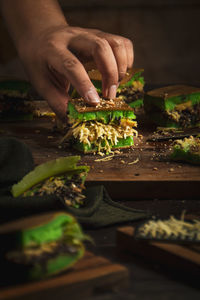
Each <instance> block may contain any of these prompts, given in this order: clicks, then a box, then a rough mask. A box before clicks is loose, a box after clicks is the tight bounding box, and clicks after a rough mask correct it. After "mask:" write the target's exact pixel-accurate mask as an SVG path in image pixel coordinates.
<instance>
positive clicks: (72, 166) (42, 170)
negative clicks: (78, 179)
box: [11, 156, 89, 197]
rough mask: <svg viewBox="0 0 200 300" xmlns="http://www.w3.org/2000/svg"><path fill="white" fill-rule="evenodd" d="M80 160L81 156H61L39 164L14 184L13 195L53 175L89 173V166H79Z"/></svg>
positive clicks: (15, 195)
mask: <svg viewBox="0 0 200 300" xmlns="http://www.w3.org/2000/svg"><path fill="white" fill-rule="evenodd" d="M79 160H80V156H68V157H60V158H57V159H55V160H51V161H48V162H46V163H43V164H41V165H39V166H37V167H36V168H35V169H34V170H33V171H31V172H30V173H28V174H27V175H25V176H24V177H23V178H22V180H21V181H20V182H18V183H17V184H14V185H13V186H12V188H11V192H12V195H13V196H14V197H18V196H20V195H22V194H23V193H24V192H26V191H27V190H29V189H30V188H32V187H33V186H35V185H37V184H38V183H40V182H42V181H44V180H45V179H47V178H50V177H52V176H58V175H62V174H67V175H73V174H79V173H84V172H85V173H87V172H88V171H89V167H88V166H77V162H78V161H79ZM84 178H85V177H84Z"/></svg>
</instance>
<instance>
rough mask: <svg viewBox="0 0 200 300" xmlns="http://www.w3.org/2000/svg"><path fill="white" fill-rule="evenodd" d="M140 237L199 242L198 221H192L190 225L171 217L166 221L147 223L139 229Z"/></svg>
mask: <svg viewBox="0 0 200 300" xmlns="http://www.w3.org/2000/svg"><path fill="white" fill-rule="evenodd" d="M138 234H139V236H140V237H144V238H146V237H151V238H161V239H165V238H166V239H167V238H179V239H181V238H182V239H196V240H200V221H199V220H194V221H193V222H192V223H189V222H186V221H184V219H183V218H182V219H180V220H179V219H176V218H174V217H173V216H171V217H170V218H169V219H168V220H165V221H162V220H157V221H149V222H148V223H146V224H144V225H143V226H142V227H140V228H139V231H138Z"/></svg>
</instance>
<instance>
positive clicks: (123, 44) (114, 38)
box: [98, 32, 134, 81]
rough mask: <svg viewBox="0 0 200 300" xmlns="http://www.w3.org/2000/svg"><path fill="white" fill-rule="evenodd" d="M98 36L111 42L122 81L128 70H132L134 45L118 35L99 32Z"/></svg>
mask: <svg viewBox="0 0 200 300" xmlns="http://www.w3.org/2000/svg"><path fill="white" fill-rule="evenodd" d="M98 35H99V36H101V37H103V38H105V39H106V40H107V41H108V42H109V44H110V46H111V48H112V51H113V53H114V56H115V59H116V62H117V66H118V73H119V81H121V80H122V79H123V77H124V76H125V74H126V72H127V69H128V68H131V67H132V65H133V61H134V52H133V44H132V42H131V41H130V40H129V39H127V38H124V37H121V36H118V35H113V34H109V33H104V32H99V34H98Z"/></svg>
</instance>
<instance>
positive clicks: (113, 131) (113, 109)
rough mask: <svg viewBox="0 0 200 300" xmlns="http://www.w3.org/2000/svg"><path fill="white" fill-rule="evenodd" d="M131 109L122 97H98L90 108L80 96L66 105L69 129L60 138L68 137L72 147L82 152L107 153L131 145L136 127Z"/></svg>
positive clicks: (135, 133)
mask: <svg viewBox="0 0 200 300" xmlns="http://www.w3.org/2000/svg"><path fill="white" fill-rule="evenodd" d="M135 118H136V116H135V114H134V111H133V109H132V108H131V107H130V106H128V105H127V104H126V103H125V102H124V101H123V100H121V99H119V98H116V99H113V100H104V99H101V100H100V104H98V105H97V106H96V107H91V106H89V105H88V104H86V103H85V101H84V100H83V99H72V100H71V101H70V102H69V104H68V121H69V124H70V126H71V127H70V129H69V131H68V132H67V134H66V135H65V136H64V138H63V139H62V142H63V141H65V140H66V139H71V140H72V143H73V147H74V148H76V149H78V150H80V151H82V152H84V153H88V152H93V153H98V154H103V153H106V154H109V153H110V152H111V151H112V150H113V149H116V148H126V147H130V146H132V145H133V144H134V140H133V136H134V135H135V136H136V135H137V131H136V129H134V128H133V127H136V126H137V123H136V121H135Z"/></svg>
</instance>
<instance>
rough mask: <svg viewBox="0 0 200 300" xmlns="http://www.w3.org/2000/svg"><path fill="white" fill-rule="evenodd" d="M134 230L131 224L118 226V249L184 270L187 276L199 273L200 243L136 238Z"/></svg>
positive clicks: (173, 268)
mask: <svg viewBox="0 0 200 300" xmlns="http://www.w3.org/2000/svg"><path fill="white" fill-rule="evenodd" d="M134 231H135V228H134V227H133V226H127V227H120V228H118V230H117V248H118V250H120V251H125V252H127V251H128V252H129V253H131V254H133V255H139V256H141V257H144V259H145V260H148V261H151V262H154V263H159V264H160V265H162V266H165V267H167V269H171V270H177V271H182V272H185V273H186V274H187V276H188V274H191V275H198V276H199V275H200V245H195V244H191V245H190V246H188V245H187V246H186V245H184V244H175V243H168V242H167V243H164V242H155V241H149V242H148V241H142V240H137V239H135V238H134Z"/></svg>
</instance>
